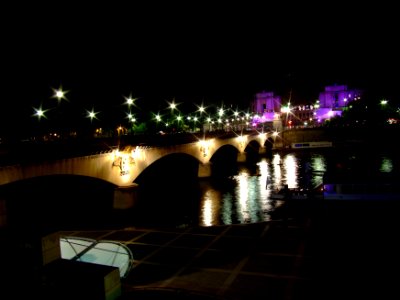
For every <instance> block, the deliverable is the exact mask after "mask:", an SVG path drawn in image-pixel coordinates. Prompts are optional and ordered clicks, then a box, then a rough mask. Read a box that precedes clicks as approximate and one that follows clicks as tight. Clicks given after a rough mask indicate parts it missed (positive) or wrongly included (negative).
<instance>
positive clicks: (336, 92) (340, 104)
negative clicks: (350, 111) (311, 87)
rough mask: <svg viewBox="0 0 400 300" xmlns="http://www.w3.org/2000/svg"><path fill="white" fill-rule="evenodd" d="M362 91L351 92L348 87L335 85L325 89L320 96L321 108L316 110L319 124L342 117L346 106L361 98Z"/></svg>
mask: <svg viewBox="0 0 400 300" xmlns="http://www.w3.org/2000/svg"><path fill="white" fill-rule="evenodd" d="M361 94H362V93H361V91H359V90H354V89H353V90H349V89H348V88H347V86H346V85H333V86H327V87H325V91H323V92H321V93H320V94H319V99H318V100H319V107H318V105H317V108H316V110H315V112H316V119H317V121H318V122H322V121H324V120H327V119H330V118H332V117H335V116H341V115H342V112H343V110H344V109H345V108H346V106H347V105H348V104H349V103H350V102H352V101H354V100H358V99H360V98H361Z"/></svg>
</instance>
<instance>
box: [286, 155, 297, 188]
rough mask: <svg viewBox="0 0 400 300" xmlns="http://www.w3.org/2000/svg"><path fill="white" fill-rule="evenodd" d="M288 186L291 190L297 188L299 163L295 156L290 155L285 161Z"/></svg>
mask: <svg viewBox="0 0 400 300" xmlns="http://www.w3.org/2000/svg"><path fill="white" fill-rule="evenodd" d="M283 168H284V171H285V175H286V176H285V177H286V184H287V185H288V187H289V188H290V189H293V188H297V161H296V159H295V157H294V155H293V154H288V155H286V156H285V158H284V160H283Z"/></svg>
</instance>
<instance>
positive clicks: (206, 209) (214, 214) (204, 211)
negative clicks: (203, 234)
mask: <svg viewBox="0 0 400 300" xmlns="http://www.w3.org/2000/svg"><path fill="white" fill-rule="evenodd" d="M219 199H221V195H220V194H219V192H217V191H215V190H213V189H210V190H207V191H206V192H205V194H204V196H203V201H202V203H203V205H202V207H201V212H200V226H213V225H217V224H218V215H219V205H218V202H219Z"/></svg>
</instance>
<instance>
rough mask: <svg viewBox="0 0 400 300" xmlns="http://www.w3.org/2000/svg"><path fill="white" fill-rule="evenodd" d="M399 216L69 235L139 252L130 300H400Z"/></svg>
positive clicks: (345, 213) (25, 281)
mask: <svg viewBox="0 0 400 300" xmlns="http://www.w3.org/2000/svg"><path fill="white" fill-rule="evenodd" d="M361 205H362V206H361ZM398 206H399V205H398V204H396V205H395V206H392V205H384V206H382V207H381V206H375V205H371V204H368V205H365V204H364V203H357V204H355V205H352V206H348V205H346V204H342V203H340V204H329V205H325V204H323V207H322V206H321V205H318V208H317V209H315V207H313V209H309V207H308V209H304V207H303V208H301V209H300V207H299V206H298V207H295V208H294V209H291V210H287V211H286V212H285V214H286V216H287V217H288V219H287V220H286V218H282V219H279V218H278V219H277V220H276V221H272V222H264V223H259V224H249V225H229V226H217V227H193V228H192V227H191V228H170V229H168V228H163V229H156V228H151V229H150V228H139V227H137V228H136V227H135V228H124V229H113V230H98V231H97V230H95V231H93V230H92V231H87V230H85V231H68V232H61V234H65V235H72V236H81V237H89V238H94V239H108V240H116V241H120V242H123V243H125V244H126V245H128V246H129V248H130V249H131V251H132V253H133V255H134V259H135V262H134V266H133V268H132V270H131V271H130V273H129V275H128V276H127V278H124V279H122V280H121V282H122V296H121V297H120V298H121V300H122V299H124V300H125V299H161V298H162V299H165V298H167V297H169V298H172V299H232V300H239V299H274V300H278V299H279V300H280V299H285V300H287V299H362V298H365V297H367V296H368V297H369V298H371V297H373V298H374V297H375V298H377V299H397V298H399V292H398V290H397V288H396V287H397V286H398V284H397V279H398V270H399V266H400V264H399V259H398V258H399V253H400V252H399V247H398V246H397V244H398V229H399V228H398V225H397V224H398V221H397V220H398V219H396V218H395V216H396V215H397V214H398V213H397V211H394V209H395V208H396V207H398ZM366 207H368V208H367V209H366ZM299 209H300V210H299ZM299 211H300V212H299ZM283 216H285V215H282V217H283ZM19 271H20V272H23V271H24V270H21V269H20V270H19ZM16 273H18V272H16ZM21 274H22V275H21ZM21 274H19V275H17V276H20V277H17V278H18V280H19V281H18V282H19V283H20V284H21V287H27V288H32V286H33V285H32V283H31V281H29V274H28V275H27V274H23V273H21ZM14 275H15V274H14ZM21 292H22V291H18V290H16V294H18V293H21ZM5 299H6V298H5Z"/></svg>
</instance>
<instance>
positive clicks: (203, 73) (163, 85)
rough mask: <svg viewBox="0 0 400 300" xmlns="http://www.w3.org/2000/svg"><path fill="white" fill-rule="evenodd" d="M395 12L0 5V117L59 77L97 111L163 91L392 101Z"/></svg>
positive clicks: (18, 115)
mask: <svg viewBox="0 0 400 300" xmlns="http://www.w3.org/2000/svg"><path fill="white" fill-rule="evenodd" d="M311 8H312V9H313V10H311ZM394 13H395V10H394V9H393V8H390V7H382V8H379V7H378V8H377V7H360V6H359V7H357V8H354V9H351V8H350V7H342V6H340V5H339V4H337V5H336V7H315V5H314V6H310V7H307V6H305V5H302V6H297V7H294V6H293V5H289V4H288V5H287V6H284V7H281V8H279V9H278V10H277V9H272V8H268V7H265V6H259V7H254V6H253V7H250V6H249V7H244V6H243V5H237V6H233V5H231V6H222V5H221V6H220V7H215V6H205V5H203V6H200V4H193V3H192V4H191V6H187V5H182V4H181V5H179V6H178V5H176V6H174V7H172V6H171V5H170V4H168V5H167V4H163V5H160V4H158V3H157V4H151V5H148V7H145V8H143V7H140V8H139V7H133V6H126V7H123V6H122V5H121V6H119V7H116V5H114V6H111V5H109V4H107V5H106V4H97V3H96V4H93V6H90V5H85V6H83V5H82V6H79V7H78V6H75V7H71V5H70V4H68V5H67V4H64V6H63V5H61V4H60V5H59V6H57V7H54V6H52V7H45V6H43V7H38V6H34V7H22V8H21V7H14V8H10V9H9V10H8V11H7V10H5V11H4V15H5V18H4V19H3V20H2V21H1V22H2V33H3V34H2V53H3V54H2V66H1V69H0V71H1V74H2V79H1V94H0V96H1V98H2V99H1V104H2V108H1V111H0V114H1V115H0V116H1V125H2V128H3V131H4V127H5V125H4V124H8V123H9V122H10V121H13V122H16V121H17V120H18V119H23V118H27V117H30V115H31V114H32V113H33V107H38V106H39V105H40V104H42V105H43V106H46V104H47V103H49V101H56V100H55V99H51V95H52V88H58V87H60V86H62V87H63V89H65V90H68V91H69V92H68V94H67V97H68V100H69V103H70V104H71V103H74V104H75V105H76V107H78V106H79V107H82V108H83V107H85V108H86V107H87V109H91V108H92V107H94V108H95V109H97V107H100V108H99V109H101V110H107V109H108V108H111V107H117V106H120V105H122V103H123V102H124V97H127V96H130V95H131V96H132V97H135V98H138V102H137V105H138V107H139V108H140V109H142V110H157V109H161V108H164V107H166V106H167V101H172V99H173V98H175V99H176V102H179V103H181V102H184V103H185V105H187V106H188V107H189V108H190V105H192V106H193V108H195V106H194V105H193V103H196V104H200V103H202V102H204V103H205V104H210V103H214V104H217V105H220V104H224V105H234V106H235V105H237V106H238V107H241V108H247V107H248V106H249V102H250V101H251V100H252V99H253V97H254V95H255V93H257V92H260V91H263V90H267V91H274V92H275V93H276V94H278V95H281V96H282V97H283V99H284V100H285V99H288V97H289V94H290V91H291V95H292V102H293V103H296V102H298V103H303V102H308V101H314V100H315V99H317V98H318V94H319V92H320V91H322V90H323V87H324V86H326V85H332V84H346V85H348V86H349V87H350V88H353V87H354V88H359V89H363V90H367V91H368V92H370V93H372V94H374V95H377V97H385V98H389V100H391V101H392V100H393V101H397V102H400V101H399V98H400V97H399V94H400V92H399V90H398V70H399V58H398V56H399V53H400V52H399V51H398V50H399V49H398V48H399V46H397V41H396V39H397V32H396V28H397V27H398V26H397V25H398V24H396V19H397V18H396V16H394V15H393V14H394ZM63 105H66V104H63Z"/></svg>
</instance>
